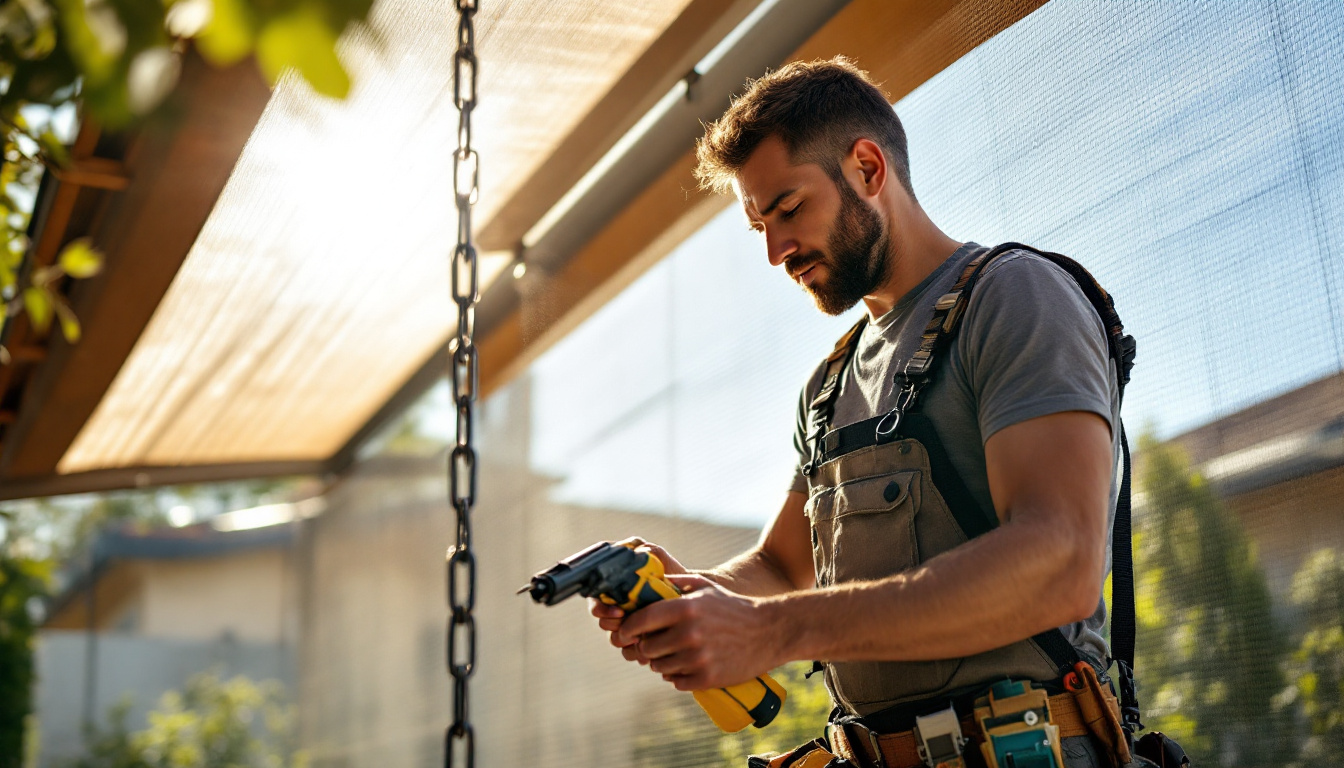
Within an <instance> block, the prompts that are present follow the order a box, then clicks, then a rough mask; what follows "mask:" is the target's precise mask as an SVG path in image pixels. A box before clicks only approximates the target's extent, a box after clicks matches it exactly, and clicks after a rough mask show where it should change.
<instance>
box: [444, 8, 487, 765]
mask: <svg viewBox="0 0 1344 768" xmlns="http://www.w3.org/2000/svg"><path fill="white" fill-rule="evenodd" d="M456 3H457V17H458V24H457V51H456V52H455V53H454V54H453V103H454V104H456V105H457V109H458V125H457V150H456V151H455V152H454V153H453V199H454V201H455V202H456V205H457V247H456V248H455V249H454V250H453V258H452V265H451V269H452V296H453V303H455V304H456V305H457V334H456V336H455V337H454V338H453V340H452V341H451V342H450V343H449V353H450V354H449V358H450V363H449V364H450V366H451V368H452V371H451V379H452V385H453V402H454V403H455V405H456V408H457V440H456V442H455V443H454V445H453V449H452V451H451V452H450V453H449V455H448V501H449V503H451V504H452V507H453V511H454V512H455V513H456V517H457V526H456V527H457V542H456V544H454V546H453V547H452V549H450V550H448V558H447V582H448V583H447V588H448V608H449V616H448V630H447V646H448V647H447V660H446V661H447V665H448V674H449V675H451V676H452V680H453V723H452V725H450V726H448V730H447V732H446V733H445V734H444V744H443V764H444V766H445V768H452V767H453V765H455V764H457V760H458V759H459V754H458V753H459V751H460V753H461V755H460V757H461V759H462V763H461V764H462V765H465V766H466V768H474V766H475V764H476V734H475V732H474V731H473V730H472V728H471V722H470V721H469V720H468V717H467V704H468V697H467V682H468V680H469V679H470V678H471V675H472V673H474V672H475V671H476V617H475V616H474V615H473V614H472V612H473V610H475V607H476V555H475V553H473V552H472V549H471V508H472V506H473V505H474V504H475V503H476V449H475V448H474V447H472V421H473V419H474V418H475V415H474V413H473V407H474V405H475V402H476V384H477V379H478V370H479V366H478V364H477V359H476V344H475V342H474V341H473V331H474V327H473V326H474V323H475V315H476V299H477V298H478V294H479V293H480V269H479V266H478V264H477V258H476V246H475V245H473V244H472V240H471V207H472V205H474V204H475V202H476V199H477V197H479V195H480V178H481V176H480V158H479V156H478V155H477V154H476V150H475V149H472V146H471V113H472V110H473V109H475V108H476V64H477V62H476V27H475V25H474V20H475V16H476V10H477V0H456Z"/></svg>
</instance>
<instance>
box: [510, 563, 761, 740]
mask: <svg viewBox="0 0 1344 768" xmlns="http://www.w3.org/2000/svg"><path fill="white" fill-rule="evenodd" d="M637 545H638V542H622V543H620V544H612V543H611V542H609V541H600V542H598V543H596V544H594V545H593V546H591V547H589V548H587V549H585V550H583V551H582V552H578V553H576V554H573V555H570V556H569V557H567V558H565V559H564V560H561V561H560V562H558V563H556V564H555V565H554V566H552V567H551V568H550V569H548V570H545V571H542V572H541V573H538V574H537V575H535V576H533V577H532V581H531V583H529V584H528V585H527V586H525V587H523V588H522V589H520V590H518V593H519V594H522V593H523V592H527V593H528V594H529V595H531V596H532V599H533V600H534V601H536V602H538V603H543V604H545V605H555V604H556V603H559V602H561V601H563V600H567V599H568V598H571V597H573V596H574V595H583V596H584V597H596V598H598V599H599V600H601V601H602V602H604V603H607V604H609V605H615V606H618V607H620V608H622V609H624V610H626V611H637V610H639V609H640V608H643V607H644V606H646V605H649V604H650V603H656V602H658V601H659V600H670V599H672V598H674V597H681V592H680V591H679V590H678V589H677V588H676V587H675V586H673V585H672V584H671V582H669V581H667V579H666V578H664V574H663V561H661V560H659V559H658V558H657V557H654V556H653V554H651V553H649V552H639V551H636V549H635V547H636V546H637ZM693 693H694V696H695V700H696V702H697V703H698V704H699V705H700V707H701V708H702V709H704V710H705V712H707V713H708V714H709V718H710V719H711V720H713V721H714V724H715V725H717V726H719V728H721V729H723V730H725V731H727V732H728V733H736V732H737V731H740V730H742V729H743V728H746V727H747V726H748V725H754V726H756V727H757V728H764V727H765V726H766V725H768V724H769V723H770V721H772V720H774V719H775V715H777V714H779V709H780V707H782V706H783V705H784V697H785V694H784V687H783V686H781V685H780V684H779V683H778V682H776V681H775V679H774V678H772V677H770V676H769V675H761V676H760V677H757V678H753V679H751V680H748V681H747V682H745V683H739V684H737V685H730V686H728V687H727V688H714V689H710V690H706V691H694V692H693Z"/></svg>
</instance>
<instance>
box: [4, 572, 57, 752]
mask: <svg viewBox="0 0 1344 768" xmlns="http://www.w3.org/2000/svg"><path fill="white" fill-rule="evenodd" d="M49 575H50V574H49V573H48V569H47V567H46V564H45V563H43V562H40V561H36V560H31V559H28V558H22V557H11V556H9V555H7V554H5V553H0V660H3V663H0V768H18V767H19V766H21V765H23V754H24V751H23V743H24V731H25V727H26V721H27V718H28V716H29V715H30V714H31V713H32V705H33V700H32V687H33V637H34V634H35V633H36V631H37V627H36V622H35V621H34V617H33V612H32V610H31V607H32V601H34V600H35V599H39V598H40V597H41V596H42V595H45V594H46V591H47V584H48V582H49V578H48V577H49Z"/></svg>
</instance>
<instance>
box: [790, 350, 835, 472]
mask: <svg viewBox="0 0 1344 768" xmlns="http://www.w3.org/2000/svg"><path fill="white" fill-rule="evenodd" d="M825 366H826V364H825V363H824V362H823V363H822V364H821V365H819V366H817V368H816V370H814V371H813V372H812V375H811V376H808V377H807V383H806V384H804V385H803V389H802V391H801V392H799V393H798V413H797V417H796V421H795V423H794V429H793V449H794V451H796V452H797V454H798V461H797V462H796V463H795V464H794V465H793V482H792V483H791V484H790V485H789V490H790V491H797V492H799V493H807V478H806V477H803V465H804V464H806V463H807V459H808V453H807V416H808V404H809V403H811V402H812V393H813V392H816V391H817V389H818V388H819V387H820V386H821V376H822V372H823V371H824V370H825Z"/></svg>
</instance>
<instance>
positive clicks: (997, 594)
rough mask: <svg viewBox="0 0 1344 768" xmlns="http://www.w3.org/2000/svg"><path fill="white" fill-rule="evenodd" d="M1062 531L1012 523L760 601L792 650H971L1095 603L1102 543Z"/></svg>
mask: <svg viewBox="0 0 1344 768" xmlns="http://www.w3.org/2000/svg"><path fill="white" fill-rule="evenodd" d="M1059 533H1060V532H1059V531H1058V530H1041V526H1033V525H1021V524H1017V525H1007V526H1004V527H1002V528H999V529H996V530H994V531H992V532H990V533H989V534H986V535H985V536H983V537H981V538H978V539H976V540H974V541H971V542H968V543H967V544H965V545H963V546H960V547H958V548H956V549H955V550H952V551H950V552H947V553H945V554H943V555H940V556H938V557H936V558H933V559H932V560H930V561H929V562H928V563H926V564H924V565H923V566H921V567H919V568H916V569H914V570H911V571H907V572H905V573H902V574H898V575H896V576H892V577H889V578H886V579H882V580H880V581H873V582H862V583H855V584H847V585H841V586H835V587H828V588H825V589H820V590H810V591H806V592H794V593H792V594H787V595H781V596H778V597H774V598H771V599H767V600H765V601H763V602H762V603H761V604H760V606H761V608H762V609H764V610H765V611H766V612H767V613H768V614H769V615H770V616H771V624H772V625H773V626H774V630H773V631H774V633H775V634H776V636H777V637H778V638H780V640H781V641H783V642H784V643H786V644H787V647H786V648H784V649H782V650H784V651H785V653H786V655H787V656H788V658H789V660H796V659H824V660H827V661H846V660H871V661H877V660H885V661H925V660H932V659H943V658H959V657H965V656H970V655H973V654H976V653H981V652H984V651H988V650H991V649H994V648H999V647H1002V646H1004V645H1007V644H1009V643H1012V642H1015V641H1017V640H1021V639H1023V638H1026V637H1030V636H1032V635H1035V634H1037V633H1039V632H1042V631H1045V630H1047V629H1050V628H1052V627H1058V626H1062V625H1065V624H1068V623H1071V622H1073V621H1077V620H1079V619H1080V618H1081V617H1082V616H1085V615H1087V614H1090V613H1091V610H1092V609H1093V608H1095V606H1096V602H1095V601H1096V599H1097V593H1098V592H1099V591H1100V589H1099V586H1097V587H1096V588H1095V589H1094V588H1093V587H1094V586H1095V585H1097V578H1096V577H1095V576H1094V575H1093V574H1090V573H1088V572H1087V570H1090V569H1092V568H1094V567H1097V555H1098V554H1100V545H1099V544H1096V543H1094V542H1087V541H1063V540H1061V539H1060V536H1059ZM1079 547H1083V548H1088V547H1095V548H1097V549H1098V552H1097V553H1089V552H1086V551H1079V549H1078V548H1079ZM1080 569H1087V570H1081V571H1080ZM1088 606H1090V607H1088Z"/></svg>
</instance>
